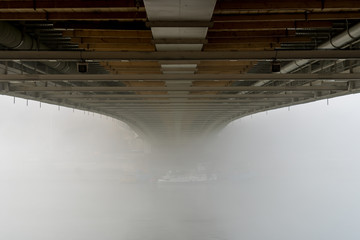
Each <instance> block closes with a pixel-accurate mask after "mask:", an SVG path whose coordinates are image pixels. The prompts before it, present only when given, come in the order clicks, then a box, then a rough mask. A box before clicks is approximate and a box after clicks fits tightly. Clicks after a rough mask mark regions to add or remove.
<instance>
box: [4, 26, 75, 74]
mask: <svg viewBox="0 0 360 240" xmlns="http://www.w3.org/2000/svg"><path fill="white" fill-rule="evenodd" d="M0 44H1V45H3V46H5V47H7V48H9V49H14V50H48V49H49V48H48V47H47V46H45V45H44V44H42V43H39V42H38V41H36V39H34V38H33V37H31V36H30V35H28V34H26V33H24V32H22V31H20V30H19V29H17V28H16V27H14V26H12V25H11V24H9V23H7V22H0ZM34 54H36V53H34ZM41 63H43V64H45V65H46V66H49V67H51V68H53V69H55V70H57V71H59V72H62V73H68V72H72V71H74V72H75V69H76V68H75V64H69V63H65V62H41Z"/></svg>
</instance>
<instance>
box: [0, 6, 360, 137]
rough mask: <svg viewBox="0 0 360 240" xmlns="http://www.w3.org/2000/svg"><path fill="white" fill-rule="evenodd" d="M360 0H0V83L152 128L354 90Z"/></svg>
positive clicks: (195, 123)
mask: <svg viewBox="0 0 360 240" xmlns="http://www.w3.org/2000/svg"><path fill="white" fill-rule="evenodd" d="M359 40H360V2H359V1H357V0H343V1H338V0H322V1H320V0H304V1H277V0H269V1H257V0H242V1H236V0H218V1H216V0H180V1H179V0H144V1H141V0H124V1H94V0H89V1H83V0H81V1H80V0H71V1H70V0H61V1H58V0H36V1H34V0H25V1H0V61H1V62H0V72H1V75H0V93H1V94H4V95H10V96H15V97H21V98H25V99H32V100H38V101H42V102H47V103H51V104H56V105H60V106H67V107H72V108H76V109H83V110H87V111H92V112H97V113H100V114H104V115H108V116H111V117H114V118H117V119H119V120H121V121H124V122H126V123H127V124H128V125H129V126H131V127H132V128H133V129H134V130H135V131H136V132H137V133H138V134H139V135H141V136H143V137H144V138H150V139H163V140H165V141H167V140H170V139H187V138H190V137H194V136H207V134H210V133H214V132H216V131H218V130H220V129H222V128H223V127H225V126H226V125H227V124H228V123H229V122H231V121H233V120H234V119H237V118H241V117H244V116H247V115H249V114H253V113H257V112H262V111H266V110H270V109H276V108H281V107H285V106H291V105H295V104H300V103H305V102H311V101H316V100H319V99H326V98H331V97H335V96H340V95H346V94H351V93H355V92H358V91H359V89H360V73H358V72H359V70H360V67H359V66H360V61H359V60H360V50H359V46H360V43H359Z"/></svg>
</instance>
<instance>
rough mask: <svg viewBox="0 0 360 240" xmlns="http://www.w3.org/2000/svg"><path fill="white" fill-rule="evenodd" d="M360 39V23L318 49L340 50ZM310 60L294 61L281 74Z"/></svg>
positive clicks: (283, 68)
mask: <svg viewBox="0 0 360 240" xmlns="http://www.w3.org/2000/svg"><path fill="white" fill-rule="evenodd" d="M359 37H360V23H358V24H356V25H355V26H353V27H351V28H349V29H347V30H346V31H344V32H342V33H341V34H339V35H337V36H336V37H334V38H331V39H330V40H329V41H327V42H325V43H323V44H321V45H320V46H318V47H317V49H321V50H328V49H338V48H342V47H343V46H344V45H346V44H348V43H351V42H353V41H355V40H356V39H358V38H359ZM309 62H310V60H306V59H302V60H297V61H292V62H291V63H289V64H287V65H285V66H283V67H281V73H289V72H292V71H294V70H295V69H297V68H299V67H301V66H304V65H305V64H307V63H309Z"/></svg>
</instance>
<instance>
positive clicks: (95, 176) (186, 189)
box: [0, 95, 360, 240]
mask: <svg viewBox="0 0 360 240" xmlns="http://www.w3.org/2000/svg"><path fill="white" fill-rule="evenodd" d="M12 101H13V99H12V98H9V97H1V98H0V114H1V115H0V116H1V117H0V154H1V155H0V226H1V228H0V239H4V240H5V239H6V240H23V239H34V240H64V239H71V240H83V239H84V240H85V239H86V240H100V239H101V240H115V239H116V240H169V239H171V240H216V239H218V240H225V239H227V240H239V239H245V240H263V239H267V240H288V239H291V240H303V239H307V240H321V239H324V240H325V239H326V240H338V239H347V240H352V239H354V240H355V239H356V240H357V239H360V230H359V224H358V221H359V216H360V204H359V203H360V191H359V189H360V175H359V172H360V161H359V156H358V155H359V154H358V143H359V140H358V139H359V136H360V127H359V122H360V111H359V109H360V96H359V95H351V96H346V97H341V98H337V99H331V100H330V104H329V105H327V103H326V101H319V102H316V103H312V104H305V105H300V106H294V107H291V108H290V111H289V109H287V108H285V109H279V110H274V111H269V112H268V114H266V113H260V114H256V115H254V116H252V117H250V116H249V117H246V118H244V119H241V120H237V121H235V122H233V123H231V124H230V125H229V126H228V127H227V128H226V129H224V131H222V132H221V133H220V135H219V136H218V137H216V138H214V139H209V140H208V141H206V143H204V142H203V143H199V142H196V143H195V142H191V143H189V144H188V145H187V146H183V148H181V149H177V150H176V151H171V152H170V151H167V150H166V149H163V151H161V152H159V151H155V150H153V151H152V152H151V153H149V152H148V151H147V148H145V151H142V149H144V147H143V146H142V145H141V143H140V142H139V140H138V139H136V135H135V134H134V133H133V132H132V131H131V130H129V129H128V128H127V127H125V126H124V125H123V124H121V123H120V122H118V121H114V120H112V119H110V118H106V117H104V116H102V117H100V116H99V115H98V114H94V116H93V114H92V113H90V114H89V113H87V112H86V113H85V114H84V112H82V111H78V110H75V111H74V112H73V110H72V109H66V108H60V111H59V110H58V108H57V107H56V106H49V105H46V104H42V107H41V108H39V103H37V102H29V106H26V103H25V100H21V99H16V104H13V103H12ZM204 173H205V174H207V176H209V178H208V179H209V181H208V182H201V181H199V182H191V183H190V182H185V183H169V182H160V180H161V179H164V177H165V176H168V175H174V174H175V175H176V174H178V175H179V174H180V175H187V176H195V177H196V176H202V174H204Z"/></svg>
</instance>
